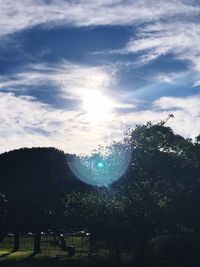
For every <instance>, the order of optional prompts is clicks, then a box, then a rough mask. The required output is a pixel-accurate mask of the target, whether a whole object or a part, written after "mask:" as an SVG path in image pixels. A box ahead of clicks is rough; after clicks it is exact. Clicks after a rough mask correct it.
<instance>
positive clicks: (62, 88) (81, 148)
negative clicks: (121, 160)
mask: <svg viewBox="0 0 200 267" xmlns="http://www.w3.org/2000/svg"><path fill="white" fill-rule="evenodd" d="M171 113H173V114H174V116H175V118H174V119H171V120H169V121H168V122H167V125H168V126H170V127H172V129H173V130H174V132H175V133H177V134H181V135H183V136H185V137H188V138H195V136H197V135H198V134H199V133H200V1H199V0H171V1H165V0H43V1H42V0H15V1H13V0H0V152H4V151H9V150H12V149H17V148H21V147H33V146H40V147H43V146H45V147H49V146H51V147H52V146H53V147H57V148H59V149H62V150H64V151H65V152H67V153H76V154H83V153H89V152H90V151H91V150H92V149H93V148H95V147H97V146H98V145H99V144H102V145H104V144H108V143H109V142H111V141H112V140H115V139H118V138H121V137H122V136H123V133H124V131H126V129H128V128H134V127H135V125H138V124H144V123H146V122H147V121H152V122H153V123H157V122H159V121H160V120H162V119H165V118H166V117H167V116H168V114H171Z"/></svg>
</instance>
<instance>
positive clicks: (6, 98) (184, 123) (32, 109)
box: [0, 93, 200, 153]
mask: <svg viewBox="0 0 200 267" xmlns="http://www.w3.org/2000/svg"><path fill="white" fill-rule="evenodd" d="M199 102H200V95H196V96H191V97H182V98H176V97H162V98H160V99H158V100H156V101H155V102H154V103H153V106H152V108H150V109H148V110H141V111H133V110H131V111H130V112H129V113H126V114H119V113H113V114H112V117H111V118H110V119H109V120H108V121H103V122H102V123H101V124H97V125H92V124H90V123H88V121H87V118H86V116H85V114H84V113H81V112H80V111H78V110H77V111H69V110H61V109H55V108H52V107H51V106H50V105H47V104H43V103H41V102H39V101H36V99H34V98H33V97H30V96H18V97H17V96H15V95H14V94H13V93H0V121H1V129H0V137H1V138H0V152H4V151H8V150H11V149H13V148H20V147H33V146H54V147H57V148H60V149H63V150H64V151H66V152H68V153H88V152H90V151H91V150H92V149H93V148H94V147H95V146H97V145H98V144H108V143H109V142H110V141H112V139H119V138H120V137H122V136H123V132H124V131H125V130H126V129H127V128H128V127H134V126H135V125H136V124H143V123H146V122H147V121H149V120H151V121H152V122H154V123H157V122H159V121H160V120H161V119H163V118H166V117H167V116H168V114H169V113H173V114H174V115H175V119H173V120H170V121H169V122H168V123H167V124H168V125H169V126H171V127H172V128H173V129H174V131H175V132H176V133H179V134H181V135H184V136H186V137H191V138H194V137H195V136H197V135H198V134H199V132H200V128H199V125H200V107H199Z"/></svg>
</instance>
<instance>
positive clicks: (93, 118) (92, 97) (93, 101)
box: [83, 90, 112, 123]
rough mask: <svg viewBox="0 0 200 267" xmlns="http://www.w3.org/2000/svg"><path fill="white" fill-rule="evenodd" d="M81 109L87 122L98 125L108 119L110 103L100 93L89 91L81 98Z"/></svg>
mask: <svg viewBox="0 0 200 267" xmlns="http://www.w3.org/2000/svg"><path fill="white" fill-rule="evenodd" d="M83 109H84V110H85V112H86V116H87V120H88V121H90V122H92V123H99V122H102V121H105V120H108V119H109V117H110V115H111V109H112V102H111V101H110V100H109V99H108V97H106V96H105V95H103V94H102V93H101V92H100V91H97V90H90V91H88V92H87V93H86V94H85V95H84V96H83Z"/></svg>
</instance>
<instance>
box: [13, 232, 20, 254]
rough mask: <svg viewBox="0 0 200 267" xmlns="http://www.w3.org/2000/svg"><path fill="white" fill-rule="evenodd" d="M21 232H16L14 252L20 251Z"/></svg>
mask: <svg viewBox="0 0 200 267" xmlns="http://www.w3.org/2000/svg"><path fill="white" fill-rule="evenodd" d="M19 245H20V243H19V231H15V232H14V243H13V251H18V250H19Z"/></svg>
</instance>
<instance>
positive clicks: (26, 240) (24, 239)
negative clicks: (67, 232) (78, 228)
mask: <svg viewBox="0 0 200 267" xmlns="http://www.w3.org/2000/svg"><path fill="white" fill-rule="evenodd" d="M65 241H66V244H67V245H69V246H74V247H75V250H76V252H77V253H87V252H88V253H89V250H90V247H89V237H87V236H70V237H65ZM33 242H34V240H33V236H28V235H26V236H21V237H20V250H21V251H29V250H30V251H31V250H32V248H33ZM53 242H54V239H53V237H52V236H51V235H43V236H42V238H41V250H42V251H44V252H46V253H48V252H52V251H57V252H59V251H61V249H60V248H58V247H57V246H56V245H54V244H52V243H53ZM12 248H13V237H12V236H8V237H6V238H4V240H3V241H2V242H1V243H0V250H6V251H11V250H12Z"/></svg>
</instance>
